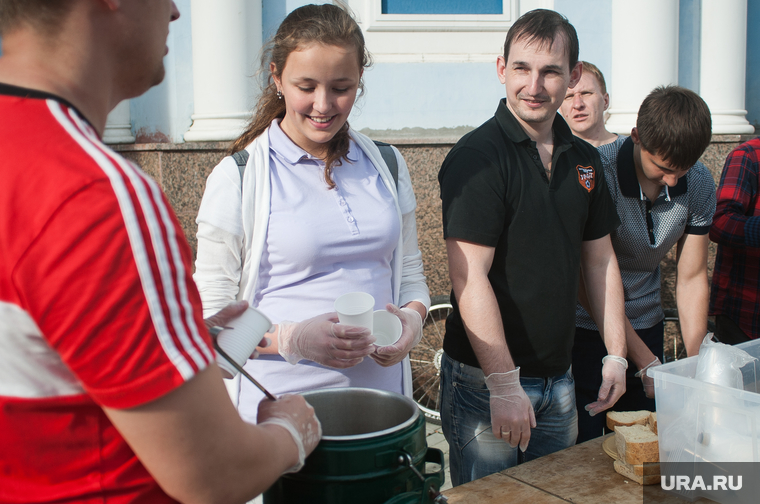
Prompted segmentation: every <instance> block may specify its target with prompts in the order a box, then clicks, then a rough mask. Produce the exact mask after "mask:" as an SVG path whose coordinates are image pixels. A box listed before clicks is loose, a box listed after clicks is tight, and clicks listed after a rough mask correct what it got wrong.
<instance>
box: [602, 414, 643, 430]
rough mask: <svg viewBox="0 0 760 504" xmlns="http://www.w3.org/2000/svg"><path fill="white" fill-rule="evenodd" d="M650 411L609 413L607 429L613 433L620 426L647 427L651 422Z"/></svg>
mask: <svg viewBox="0 0 760 504" xmlns="http://www.w3.org/2000/svg"><path fill="white" fill-rule="evenodd" d="M650 413H651V412H650V411H646V410H641V411H608V412H607V428H608V429H609V430H611V431H614V430H615V427H617V426H618V425H625V426H631V425H646V424H647V422H648V421H649V414H650Z"/></svg>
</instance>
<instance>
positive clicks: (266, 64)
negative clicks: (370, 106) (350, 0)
mask: <svg viewBox="0 0 760 504" xmlns="http://www.w3.org/2000/svg"><path fill="white" fill-rule="evenodd" d="M313 43H320V44H324V45H333V46H340V47H354V48H356V53H357V57H358V58H359V68H360V69H363V68H367V67H369V66H370V65H371V59H370V55H369V53H368V52H367V48H366V46H365V44H364V35H362V31H361V28H359V25H357V24H356V21H355V20H354V18H353V17H352V16H351V14H350V13H349V12H348V11H347V10H346V9H345V8H341V7H338V6H336V5H331V4H324V5H305V6H303V7H299V8H298V9H296V10H294V11H293V12H291V13H290V14H288V16H287V17H286V18H285V19H284V20H283V22H282V24H280V27H279V28H278V29H277V33H276V34H275V35H274V37H273V38H272V39H271V40H270V41H269V42H268V43H267V45H266V46H265V48H264V52H263V54H262V57H261V71H263V72H266V73H267V80H266V87H264V89H263V90H262V93H261V97H260V98H259V101H258V103H257V104H256V112H255V114H254V116H253V118H252V119H251V122H250V123H249V125H248V127H247V128H246V130H245V131H244V132H243V134H242V135H240V137H238V139H237V140H235V141H234V142H233V143H232V145H231V146H230V149H229V153H230V154H232V153H234V152H237V151H239V150H241V149H244V148H245V147H246V146H247V145H248V144H250V143H251V142H252V141H253V140H254V139H255V138H256V137H258V136H259V135H261V134H262V133H264V131H266V129H267V128H268V127H269V125H270V124H271V123H272V121H273V120H274V119H276V118H280V119H282V118H283V117H285V100H284V99H279V98H278V96H277V87H276V86H275V83H274V81H273V79H272V73H271V71H270V63H274V71H275V76H277V77H280V76H281V75H282V70H283V68H285V62H286V61H287V59H288V56H289V55H290V53H291V52H293V51H295V50H297V49H298V48H299V47H302V46H305V45H309V44H313ZM363 88H364V84H363V82H362V81H360V82H359V91H360V92H361V91H363ZM326 147H327V154H326V156H325V159H324V161H325V181H326V182H327V185H328V186H329V187H330V189H332V188H334V187H335V182H333V180H332V177H331V175H330V174H331V172H332V168H333V167H334V166H339V165H340V164H342V160H343V159H346V154H348V147H349V135H348V122H346V124H344V125H343V127H342V128H341V129H340V131H338V133H336V134H335V136H334V137H333V138H332V139H331V140H330V141H329V142H328V143H327V146H326Z"/></svg>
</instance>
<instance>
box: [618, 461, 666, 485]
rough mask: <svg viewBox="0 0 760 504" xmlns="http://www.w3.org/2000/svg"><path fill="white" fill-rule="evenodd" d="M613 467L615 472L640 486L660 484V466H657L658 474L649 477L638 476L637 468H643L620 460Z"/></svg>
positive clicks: (648, 475)
mask: <svg viewBox="0 0 760 504" xmlns="http://www.w3.org/2000/svg"><path fill="white" fill-rule="evenodd" d="M613 466H614V467H615V471H616V472H617V473H619V474H622V475H623V476H625V477H626V478H628V479H630V480H633V481H635V482H636V483H638V484H639V485H656V484H658V483H659V482H660V471H659V467H660V464H657V468H658V470H657V474H647V475H641V474H636V473H637V470H636V468H637V467H641V466H635V465H630V464H626V463H624V462H621V461H619V460H616V461H615V462H614V463H613Z"/></svg>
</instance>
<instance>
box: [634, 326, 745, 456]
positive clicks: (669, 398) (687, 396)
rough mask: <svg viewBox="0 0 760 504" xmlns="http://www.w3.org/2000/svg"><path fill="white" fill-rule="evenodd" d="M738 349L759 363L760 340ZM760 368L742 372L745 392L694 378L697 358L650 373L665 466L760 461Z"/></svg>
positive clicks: (659, 368)
mask: <svg viewBox="0 0 760 504" xmlns="http://www.w3.org/2000/svg"><path fill="white" fill-rule="evenodd" d="M738 346H739V348H742V349H743V350H745V351H746V352H747V353H749V354H750V355H752V356H753V357H757V358H758V359H760V340H754V341H750V342H747V343H742V344H741V345H738ZM757 367H758V361H754V362H753V363H750V364H748V365H746V366H744V367H743V368H741V372H742V379H743V382H744V390H740V389H735V388H730V387H724V386H721V385H713V384H711V383H706V382H703V381H699V380H696V379H694V376H695V372H696V368H697V357H696V356H695V357H689V358H687V359H681V360H678V361H675V362H670V363H668V364H664V365H662V366H658V367H656V368H653V369H650V370H649V376H652V377H653V378H654V387H655V402H656V404H657V426H658V428H657V430H658V438H659V445H660V462H760V394H758V390H760V389H759V388H758V383H757V378H758V373H757V371H758V370H757Z"/></svg>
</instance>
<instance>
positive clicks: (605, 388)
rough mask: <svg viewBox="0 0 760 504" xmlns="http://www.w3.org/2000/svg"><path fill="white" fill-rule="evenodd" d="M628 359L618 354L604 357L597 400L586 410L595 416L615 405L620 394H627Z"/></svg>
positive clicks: (587, 406)
mask: <svg viewBox="0 0 760 504" xmlns="http://www.w3.org/2000/svg"><path fill="white" fill-rule="evenodd" d="M626 369H628V361H627V360H625V359H624V358H623V357H619V356H617V355H605V356H604V357H603V358H602V386H601V387H599V395H598V396H597V399H596V402H592V403H591V404H587V405H586V411H588V414H589V415H591V416H594V415H596V414H598V413H601V412H602V411H604V410H606V409H609V408H611V407H613V406H614V405H615V403H616V402H617V401H618V399H620V396H622V395H623V394H625V370H626Z"/></svg>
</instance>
